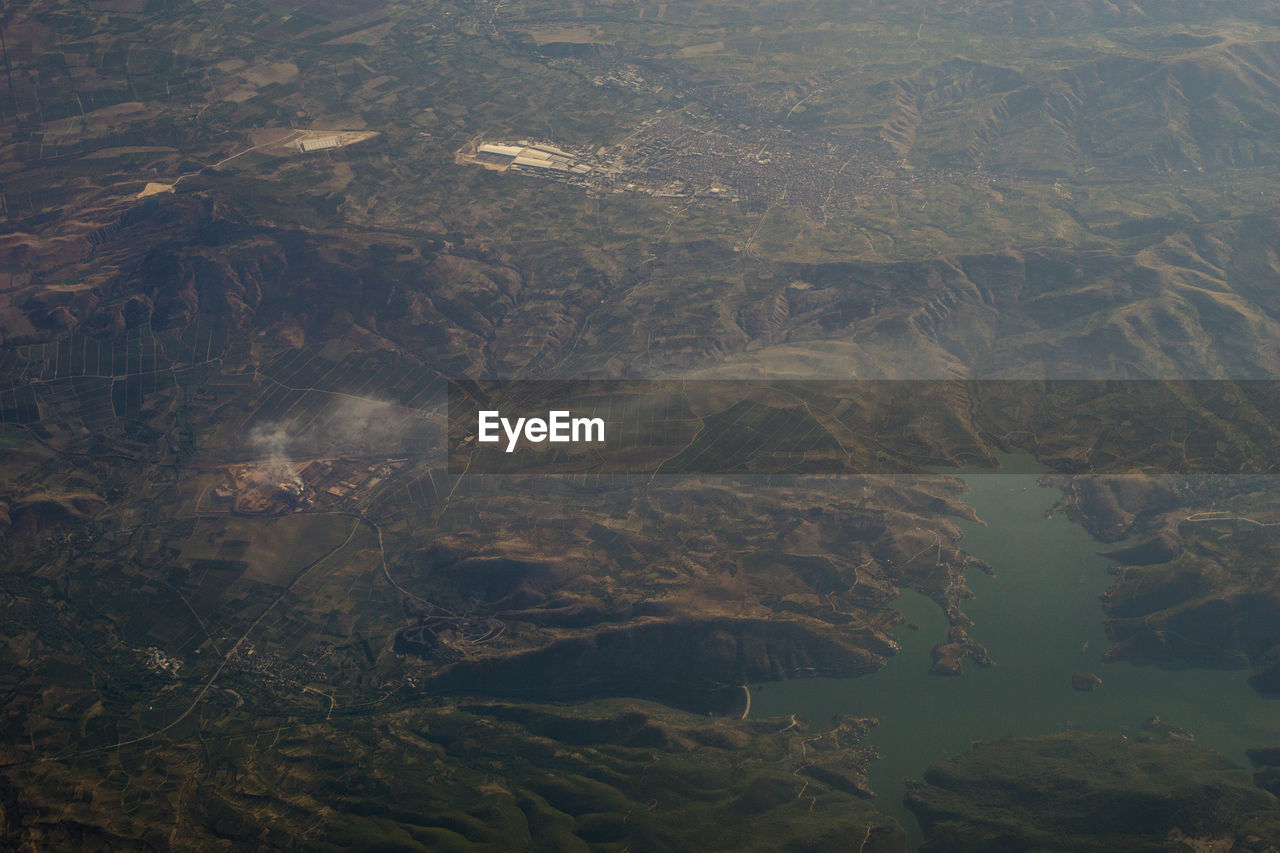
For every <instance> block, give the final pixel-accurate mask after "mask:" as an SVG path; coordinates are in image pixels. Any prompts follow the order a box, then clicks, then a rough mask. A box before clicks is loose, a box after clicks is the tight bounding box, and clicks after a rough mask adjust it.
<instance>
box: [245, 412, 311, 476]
mask: <svg viewBox="0 0 1280 853" xmlns="http://www.w3.org/2000/svg"><path fill="white" fill-rule="evenodd" d="M249 444H250V445H251V446H252V447H253V449H254V451H255V452H256V453H257V454H258V456H259V457H260V462H259V464H260V465H261V466H262V469H263V473H265V474H266V475H267V476H268V477H270V478H271V479H272V480H273V481H274V482H277V483H293V484H294V485H295V486H298V487H301V486H302V478H301V477H299V476H298V472H297V470H296V469H295V468H294V467H293V460H292V459H291V458H290V457H289V434H288V433H287V432H285V430H284V428H283V427H281V426H280V425H279V424H270V425H261V426H256V427H254V428H253V429H252V430H250V431H249Z"/></svg>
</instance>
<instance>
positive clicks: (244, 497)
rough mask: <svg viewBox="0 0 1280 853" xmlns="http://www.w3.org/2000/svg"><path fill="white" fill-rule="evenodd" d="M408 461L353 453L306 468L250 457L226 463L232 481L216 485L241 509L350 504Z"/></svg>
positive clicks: (220, 497)
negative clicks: (370, 459) (246, 460)
mask: <svg viewBox="0 0 1280 853" xmlns="http://www.w3.org/2000/svg"><path fill="white" fill-rule="evenodd" d="M406 462H408V459H407V457H406V458H402V459H387V460H384V461H382V462H375V463H373V464H371V465H369V464H365V463H363V462H359V461H355V460H350V459H331V460H329V459H318V460H316V461H314V462H311V463H310V464H309V465H307V466H306V467H305V468H303V469H302V470H301V471H294V469H293V466H292V465H291V464H289V463H287V462H284V463H282V462H275V463H264V464H259V463H246V464H244V465H235V466H232V467H231V468H229V469H227V481H226V482H223V483H221V484H219V485H218V486H216V487H215V488H214V490H213V498H214V500H215V501H216V502H219V503H230V504H231V511H232V512H235V513H239V514H240V515H280V514H282V513H286V512H296V511H299V510H303V509H306V508H309V507H313V506H318V507H320V508H324V509H335V508H339V509H341V508H347V507H348V505H350V504H352V503H354V502H356V501H358V500H359V499H360V498H361V497H363V496H364V495H366V494H368V493H369V492H370V491H371V490H372V489H373V488H374V487H376V486H378V485H379V484H381V483H382V482H383V481H384V480H386V479H387V478H388V477H390V476H391V475H392V474H394V473H395V472H396V471H397V470H399V469H400V468H401V467H403V466H404V465H405V463H406Z"/></svg>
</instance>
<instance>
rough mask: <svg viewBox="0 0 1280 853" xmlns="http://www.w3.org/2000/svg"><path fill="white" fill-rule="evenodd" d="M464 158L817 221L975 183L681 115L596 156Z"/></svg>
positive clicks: (872, 154)
mask: <svg viewBox="0 0 1280 853" xmlns="http://www.w3.org/2000/svg"><path fill="white" fill-rule="evenodd" d="M472 150H473V151H474V153H472V154H465V153H463V154H460V158H459V159H460V161H463V162H471V163H476V164H478V165H482V166H484V167H485V168H489V169H494V170H497V171H503V172H506V171H517V172H525V173H530V174H535V175H539V176H543V177H548V178H552V179H555V180H559V181H563V182H568V183H573V184H578V185H581V186H585V187H587V188H588V189H591V190H594V191H597V192H638V193H644V194H646V195H652V196H656V197H659V198H707V199H717V200H720V201H730V202H739V201H741V202H755V203H759V204H763V205H769V204H774V203H777V202H778V201H781V200H785V202H786V204H788V205H793V206H802V207H806V208H808V209H809V210H810V211H812V212H813V213H814V214H816V215H821V216H823V217H825V216H827V215H828V214H839V213H841V212H844V211H847V210H850V209H853V208H855V207H856V206H857V205H858V201H857V199H858V198H859V197H865V196H880V197H883V196H889V195H900V194H902V193H904V192H906V191H907V190H908V189H909V188H910V187H912V186H914V185H918V184H928V183H936V182H939V181H944V180H961V179H963V180H965V181H969V182H972V180H975V179H976V178H977V177H979V176H978V175H977V173H976V170H972V169H970V170H961V171H957V172H954V173H950V172H948V173H943V172H942V171H940V170H909V169H903V168H901V166H900V163H899V162H898V160H897V159H896V158H895V157H894V156H893V154H892V152H891V151H890V150H889V148H888V146H887V145H885V144H884V143H883V142H882V141H880V140H876V139H874V138H866V139H846V140H841V141H839V142H833V141H830V140H825V141H810V140H807V139H805V138H804V136H803V135H801V134H793V133H791V132H790V130H789V129H787V128H779V127H776V126H769V125H759V124H754V125H748V124H742V123H739V124H738V125H736V126H734V125H731V124H728V123H726V122H724V121H723V120H716V119H714V118H712V117H711V116H702V117H697V116H695V115H693V114H691V113H690V112H689V111H687V110H677V111H672V112H668V113H663V114H660V115H658V116H655V117H654V118H651V119H649V120H648V121H646V122H644V124H643V125H641V127H640V128H639V129H638V130H637V132H636V133H634V134H632V135H631V136H630V137H628V139H627V141H626V142H625V143H623V144H621V145H617V146H606V147H604V148H601V149H600V150H599V151H596V152H595V154H594V155H586V154H575V153H571V152H568V151H564V150H562V149H560V148H556V147H555V146H552V145H549V144H545V143H536V144H535V143H529V142H527V141H520V142H515V143H507V142H485V143H483V144H480V145H478V146H476V147H475V148H474V149H472Z"/></svg>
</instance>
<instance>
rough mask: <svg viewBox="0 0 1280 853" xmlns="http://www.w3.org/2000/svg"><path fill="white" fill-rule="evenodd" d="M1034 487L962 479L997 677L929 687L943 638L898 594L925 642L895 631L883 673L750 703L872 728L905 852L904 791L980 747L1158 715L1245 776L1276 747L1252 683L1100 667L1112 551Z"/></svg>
mask: <svg viewBox="0 0 1280 853" xmlns="http://www.w3.org/2000/svg"><path fill="white" fill-rule="evenodd" d="M1014 461H1015V463H1016V462H1017V461H1018V460H1014ZM1022 465H1023V469H1024V470H1025V461H1023V462H1022ZM1007 467H1008V465H1006V468H1007ZM1036 478H1037V475H1036V474H1013V473H1000V474H990V473H981V474H965V475H962V479H964V481H965V482H966V484H967V485H968V486H969V493H968V496H967V500H968V502H969V504H970V505H971V506H972V507H973V508H974V509H975V510H976V511H977V513H978V516H979V517H980V518H981V519H983V520H984V521H985V522H986V526H983V525H979V524H974V523H971V522H965V521H961V522H959V527H960V528H961V529H962V530H963V532H964V542H963V547H964V549H965V550H966V551H968V552H969V553H970V554H972V555H974V556H976V557H979V558H981V559H983V560H985V561H986V562H987V563H989V564H990V565H991V566H992V567H993V568H994V569H995V570H996V577H994V578H989V577H987V576H986V575H985V574H983V573H981V572H979V571H976V570H974V571H972V572H970V573H969V574H968V576H967V577H968V583H969V586H970V588H971V589H972V590H973V592H974V594H975V595H976V598H975V599H971V600H969V601H968V602H965V603H964V610H965V612H966V613H967V614H968V615H969V616H970V617H971V618H972V619H973V621H974V625H973V627H972V628H971V629H970V635H971V636H972V637H973V638H974V639H975V640H977V641H978V642H980V643H982V644H983V645H985V646H986V647H987V650H988V651H989V652H990V653H991V656H992V657H993V658H994V659H995V661H996V665H995V666H994V667H991V668H989V669H982V668H980V667H978V666H977V665H975V664H973V663H972V662H969V661H966V663H965V672H964V674H963V675H962V676H960V677H958V678H954V677H951V678H949V677H939V676H933V675H930V674H929V665H930V662H931V658H930V652H931V650H932V648H933V646H934V645H935V644H936V643H938V642H940V641H943V640H944V639H945V637H946V632H947V621H946V618H945V617H944V615H943V613H942V611H941V610H940V609H939V607H938V606H937V605H936V604H934V603H933V602H932V601H930V600H929V599H927V598H925V597H924V596H921V595H919V594H917V593H914V592H905V593H904V594H903V595H902V597H901V598H900V599H899V600H898V602H897V607H898V609H899V610H900V611H901V612H902V614H903V615H904V616H905V617H906V621H907V622H909V623H914V624H916V625H918V626H919V629H918V630H911V629H910V628H908V627H906V625H905V624H904V625H900V626H898V628H897V629H896V638H897V640H898V642H899V643H900V644H901V646H902V650H901V652H899V653H898V654H897V655H895V656H893V657H892V658H890V659H889V662H888V664H887V665H886V666H885V667H884V668H883V669H882V670H881V671H879V672H877V673H875V674H874V675H869V676H864V677H861V678H851V679H828V678H815V679H795V680H791V681H786V682H782V683H780V684H769V685H765V686H764V687H763V688H760V687H756V688H755V689H753V690H752V706H751V715H752V716H753V717H757V718H758V717H767V716H774V715H786V714H797V715H799V716H801V717H803V718H807V719H809V720H811V721H812V722H813V724H814V728H815V729H819V728H821V727H823V726H825V725H826V721H828V720H829V719H830V718H831V717H832V716H833V715H834V714H855V715H858V716H874V717H878V718H879V719H880V725H879V726H878V727H877V728H876V729H874V730H873V731H872V733H871V735H870V736H869V737H868V739H867V742H868V743H870V744H871V745H872V746H874V747H876V749H877V750H879V752H880V755H881V758H880V760H879V761H876V762H873V764H872V768H871V773H870V782H871V786H872V787H873V788H874V789H875V790H876V792H877V793H878V794H879V798H878V799H877V801H876V804H877V807H878V808H880V809H881V810H883V811H884V812H886V813H887V814H890V815H892V816H893V817H895V818H896V819H897V820H898V821H899V822H901V823H902V825H903V826H904V827H905V828H906V829H907V831H908V833H909V834H911V836H912V838H913V840H918V838H919V826H918V824H917V823H916V821H915V818H914V817H913V816H912V815H911V813H910V812H908V811H907V810H906V808H905V807H904V806H903V804H902V798H903V795H904V793H905V786H904V784H903V782H904V779H906V778H908V777H910V778H917V779H918V778H920V777H921V776H922V774H923V773H924V770H925V768H926V767H928V766H929V764H931V763H932V762H934V761H936V760H938V759H940V758H943V757H946V756H951V755H956V754H959V753H961V752H964V751H965V750H966V749H968V747H969V745H970V743H971V742H972V741H974V740H989V739H994V738H999V737H1003V736H1005V735H1014V736H1027V735H1036V734H1043V733H1046V732H1053V731H1058V730H1061V729H1065V728H1073V729H1087V730H1108V731H1125V730H1133V729H1136V728H1137V727H1139V726H1140V725H1141V724H1142V721H1143V720H1145V719H1146V718H1148V717H1150V716H1153V715H1158V716H1159V717H1161V718H1162V719H1163V720H1165V721H1166V722H1169V723H1172V724H1173V725H1176V726H1180V727H1182V728H1184V729H1187V730H1189V731H1190V732H1191V733H1192V734H1194V735H1195V737H1196V740H1197V742H1199V743H1200V744H1203V745H1205V746H1209V747H1212V748H1214V749H1216V750H1218V751H1220V752H1222V753H1224V754H1225V755H1226V756H1228V757H1229V758H1231V759H1232V760H1234V761H1236V762H1238V763H1239V764H1240V765H1241V766H1244V767H1247V766H1248V762H1247V759H1246V757H1245V754H1244V751H1245V749H1246V748H1247V747H1250V746H1262V745H1268V744H1276V743H1280V703H1276V702H1269V701H1267V700H1264V699H1262V698H1260V697H1259V696H1258V695H1257V694H1256V693H1255V692H1254V691H1253V690H1252V689H1251V688H1250V687H1249V685H1248V684H1247V682H1246V679H1247V678H1248V675H1249V673H1248V672H1247V671H1243V670H1241V671H1221V670H1203V669H1190V668H1185V669H1170V668H1163V667H1157V666H1150V665H1147V666H1139V665H1134V664H1131V663H1128V662H1117V663H1110V664H1104V663H1103V662H1102V655H1103V653H1104V652H1105V651H1106V649H1107V647H1108V643H1107V639H1106V635H1105V633H1104V632H1103V628H1102V620H1103V611H1102V605H1101V602H1100V601H1099V598H1098V596H1099V595H1100V594H1101V593H1102V592H1103V591H1104V590H1105V589H1106V588H1107V586H1108V584H1109V581H1110V575H1109V574H1108V573H1107V568H1108V566H1109V565H1110V561H1108V560H1106V559H1105V558H1103V557H1100V556H1098V555H1097V553H1096V551H1097V550H1098V549H1102V548H1105V547H1107V546H1104V545H1102V544H1100V543H1099V542H1097V541H1096V540H1094V539H1093V538H1092V537H1091V536H1090V535H1089V534H1088V533H1087V532H1086V531H1085V530H1084V529H1083V528H1082V527H1080V526H1078V525H1076V524H1072V523H1071V522H1070V521H1068V520H1067V519H1066V518H1065V517H1064V516H1063V515H1061V514H1057V515H1055V516H1054V517H1052V518H1047V517H1046V511H1047V510H1048V509H1049V508H1050V507H1051V506H1053V504H1054V503H1055V502H1056V501H1057V500H1058V498H1059V497H1060V492H1059V491H1058V490H1057V489H1054V488H1049V487H1042V486H1038V485H1037V484H1036ZM1085 672H1093V673H1096V674H1098V675H1099V676H1101V677H1102V681H1103V683H1102V685H1101V686H1100V687H1099V688H1098V689H1097V690H1096V691H1093V692H1091V693H1083V692H1079V691H1076V690H1074V689H1072V687H1071V676H1072V675H1073V674H1075V673H1085Z"/></svg>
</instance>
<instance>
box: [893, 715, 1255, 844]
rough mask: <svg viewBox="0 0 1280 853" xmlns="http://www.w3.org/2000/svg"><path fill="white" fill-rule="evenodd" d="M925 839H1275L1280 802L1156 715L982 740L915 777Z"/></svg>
mask: <svg viewBox="0 0 1280 853" xmlns="http://www.w3.org/2000/svg"><path fill="white" fill-rule="evenodd" d="M907 805H908V806H909V807H910V808H911V809H912V811H914V812H915V813H916V815H917V816H918V817H919V818H920V821H921V823H922V824H923V825H924V829H925V842H924V845H923V847H921V849H922V850H937V851H943V850H945V851H969V850H972V851H978V850H1061V851H1067V850H1072V851H1075V850H1081V851H1083V850H1099V851H1101V850H1133V851H1140V850H1150V851H1157V850H1159V851H1169V850H1188V851H1189V850H1197V849H1205V846H1207V845H1215V846H1216V845H1225V846H1227V847H1228V848H1229V849H1235V850H1269V849H1271V845H1272V843H1273V842H1274V839H1275V838H1276V834H1277V833H1278V832H1280V805H1278V804H1277V802H1276V799H1275V797H1274V796H1272V795H1271V794H1269V793H1267V792H1266V791H1263V790H1261V789H1260V788H1257V787H1255V786H1254V784H1253V782H1252V780H1251V779H1250V777H1249V774H1248V773H1246V772H1245V771H1244V770H1242V769H1240V768H1238V767H1236V766H1235V765H1233V764H1231V763H1230V762H1227V761H1224V760H1223V759H1222V758H1221V757H1220V756H1218V755H1217V754H1215V753H1213V752H1211V751H1209V750H1206V749H1203V748H1200V747H1197V746H1195V745H1194V744H1192V743H1190V742H1189V736H1188V735H1186V733H1183V732H1178V731H1177V730H1176V729H1175V730H1172V731H1170V729H1169V727H1168V726H1167V724H1162V723H1160V722H1159V721H1158V720H1152V721H1148V723H1147V725H1146V726H1145V727H1144V728H1143V730H1142V731H1140V732H1138V733H1135V734H1134V735H1133V736H1132V737H1128V736H1125V735H1121V734H1115V733H1106V734H1102V733H1089V732H1063V733H1059V734H1054V735H1045V736H1043V737H1038V738H1025V739H1016V740H1014V739H1010V740H1002V741H993V742H985V743H979V744H975V745H974V746H973V747H972V748H971V749H970V750H969V752H968V753H966V754H964V755H961V756H958V757H956V758H949V759H946V760H944V761H939V762H938V763H936V764H934V765H933V766H931V767H930V768H929V770H928V771H926V772H925V777H924V781H922V782H916V783H913V784H912V786H911V788H910V790H909V792H908V795H907Z"/></svg>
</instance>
